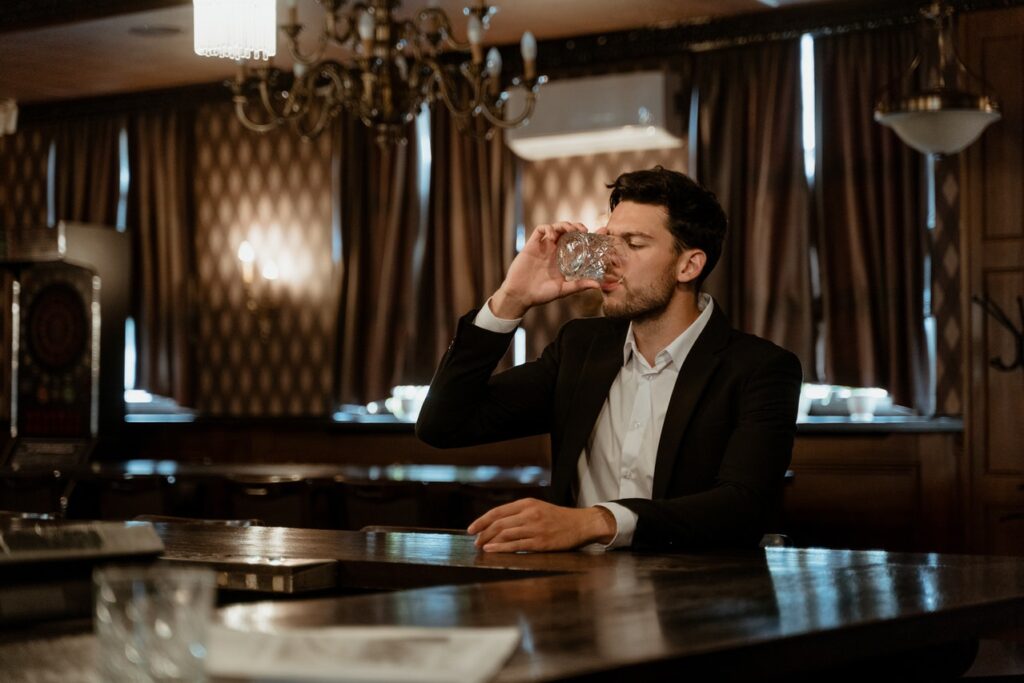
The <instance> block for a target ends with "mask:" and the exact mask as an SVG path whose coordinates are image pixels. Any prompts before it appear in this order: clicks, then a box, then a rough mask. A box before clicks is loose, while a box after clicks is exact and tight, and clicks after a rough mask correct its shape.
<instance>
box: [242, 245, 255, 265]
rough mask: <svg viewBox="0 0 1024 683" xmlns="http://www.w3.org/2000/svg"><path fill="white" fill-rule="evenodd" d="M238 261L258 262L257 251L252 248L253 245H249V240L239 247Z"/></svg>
mask: <svg viewBox="0 0 1024 683" xmlns="http://www.w3.org/2000/svg"><path fill="white" fill-rule="evenodd" d="M238 260H239V261H241V262H242V263H255V262H256V250H255V249H253V248H252V245H251V244H249V240H246V241H244V242H242V243H241V244H240V245H238Z"/></svg>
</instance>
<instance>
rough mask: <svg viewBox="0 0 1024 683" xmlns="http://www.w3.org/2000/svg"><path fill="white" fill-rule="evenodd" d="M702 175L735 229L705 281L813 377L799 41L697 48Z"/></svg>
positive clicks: (743, 324) (742, 325)
mask: <svg viewBox="0 0 1024 683" xmlns="http://www.w3.org/2000/svg"><path fill="white" fill-rule="evenodd" d="M693 72H694V78H695V87H696V88H697V93H698V103H699V110H698V117H699V118H698V136H697V137H698V139H697V140H696V141H692V146H693V151H694V153H695V155H696V168H695V174H696V179H697V180H698V181H699V182H701V183H702V184H703V185H705V186H706V187H707V188H708V189H710V190H711V191H712V192H714V193H715V194H716V196H717V197H718V200H719V202H720V203H721V204H722V208H723V209H725V213H726V216H727V217H728V221H729V227H728V233H727V236H726V241H725V245H724V247H723V251H722V256H721V260H720V261H719V263H718V265H717V266H716V267H715V270H714V271H713V272H712V274H711V276H710V277H709V279H708V281H707V282H706V283H705V286H704V289H705V290H706V291H708V292H709V293H710V294H712V295H713V296H714V297H715V299H716V300H717V301H718V302H719V303H720V304H721V306H722V307H723V308H724V310H725V312H726V313H727V314H728V315H729V317H730V319H731V320H732V322H733V324H734V325H735V326H737V327H738V328H739V329H741V330H744V331H746V332H750V333H752V334H756V335H758V336H761V337H765V338H766V339H770V340H771V341H773V342H775V343H777V344H779V345H780V346H783V347H785V348H787V349H789V350H791V351H793V352H794V353H796V354H797V356H798V357H799V358H800V361H801V363H802V365H803V368H804V376H805V377H811V376H813V370H814V367H815V365H814V352H813V338H814V327H813V318H812V296H811V285H810V263H809V258H808V238H807V236H808V217H809V200H808V191H807V180H806V177H805V174H804V166H803V148H802V141H801V126H800V112H801V109H800V87H799V86H800V81H799V78H800V52H799V44H798V42H796V41H784V42H773V43H764V44H760V45H754V46H747V47H740V48H730V49H723V50H715V51H711V52H704V53H698V54H697V55H695V57H694V66H693Z"/></svg>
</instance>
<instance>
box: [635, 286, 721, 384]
mask: <svg viewBox="0 0 1024 683" xmlns="http://www.w3.org/2000/svg"><path fill="white" fill-rule="evenodd" d="M697 310H699V311H700V312H701V313H700V315H699V316H697V319H696V320H694V321H693V322H692V323H690V326H689V327H687V328H686V329H685V330H684V331H683V333H682V334H680V335H679V336H678V337H676V338H675V339H673V340H672V341H671V342H669V344H668V346H666V347H665V348H664V349H662V350H661V351H659V352H658V355H657V357H656V358H655V365H657V364H658V363H659V362H661V361H663V359H664V358H665V356H666V354H667V356H668V357H670V358H671V359H672V362H674V363H675V364H676V367H677V368H678V367H682V365H683V361H684V360H686V356H687V355H689V353H690V349H692V348H693V345H694V344H695V343H696V342H697V337H699V336H700V333H701V332H703V331H704V327H705V326H707V324H708V320H710V319H711V312H712V311H713V310H714V299H712V298H711V295H710V294H706V293H704V292H701V293H700V296H698V297H697ZM636 352H637V350H636V338H635V337H634V336H633V323H629V329H628V330H626V341H625V343H623V345H622V364H623V365H625V364H626V363H628V362H629V359H630V357H631V356H632V355H633V354H634V353H636Z"/></svg>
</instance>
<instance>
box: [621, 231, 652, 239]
mask: <svg viewBox="0 0 1024 683" xmlns="http://www.w3.org/2000/svg"><path fill="white" fill-rule="evenodd" d="M618 235H619V237H620V238H622V239H624V240H626V239H632V238H634V237H641V238H643V239H652V237H651V235H649V234H647V233H646V232H639V231H636V230H629V231H626V232H620V233H619V234H618Z"/></svg>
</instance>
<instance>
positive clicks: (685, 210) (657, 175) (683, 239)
mask: <svg viewBox="0 0 1024 683" xmlns="http://www.w3.org/2000/svg"><path fill="white" fill-rule="evenodd" d="M608 187H609V188H611V191H612V196H611V199H610V200H609V204H610V206H611V209H612V210H615V207H616V206H618V204H619V202H626V201H629V202H636V203H637V204H651V205H654V206H663V207H665V209H666V210H667V211H668V229H669V230H670V231H671V232H672V235H673V236H674V237H675V238H676V249H677V250H680V251H682V250H683V249H700V250H701V251H703V252H704V253H705V254H706V255H707V260H706V261H705V263H704V269H703V270H702V271H701V273H700V275H698V276H697V279H696V281H695V285H696V288H697V289H698V290H699V289H700V286H701V284H702V283H703V282H704V280H705V278H707V276H708V275H710V274H711V271H712V270H713V269H714V267H715V264H716V263H718V258H719V256H721V255H722V242H724V241H725V229H726V219H725V212H724V211H723V210H722V207H721V205H720V204H719V203H718V199H716V198H715V195H714V193H713V192H711V191H710V190H708V189H706V188H704V187H702V186H701V185H699V184H697V183H696V182H694V181H693V180H692V179H690V178H689V177H687V176H686V175H684V174H682V173H679V172H678V171H670V170H668V169H665V168H662V167H661V166H655V167H654V168H651V169H647V170H644V171H632V172H630V173H623V174H622V175H620V176H619V177H618V178H616V179H615V182H614V183H612V184H611V185H609V186H608Z"/></svg>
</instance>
